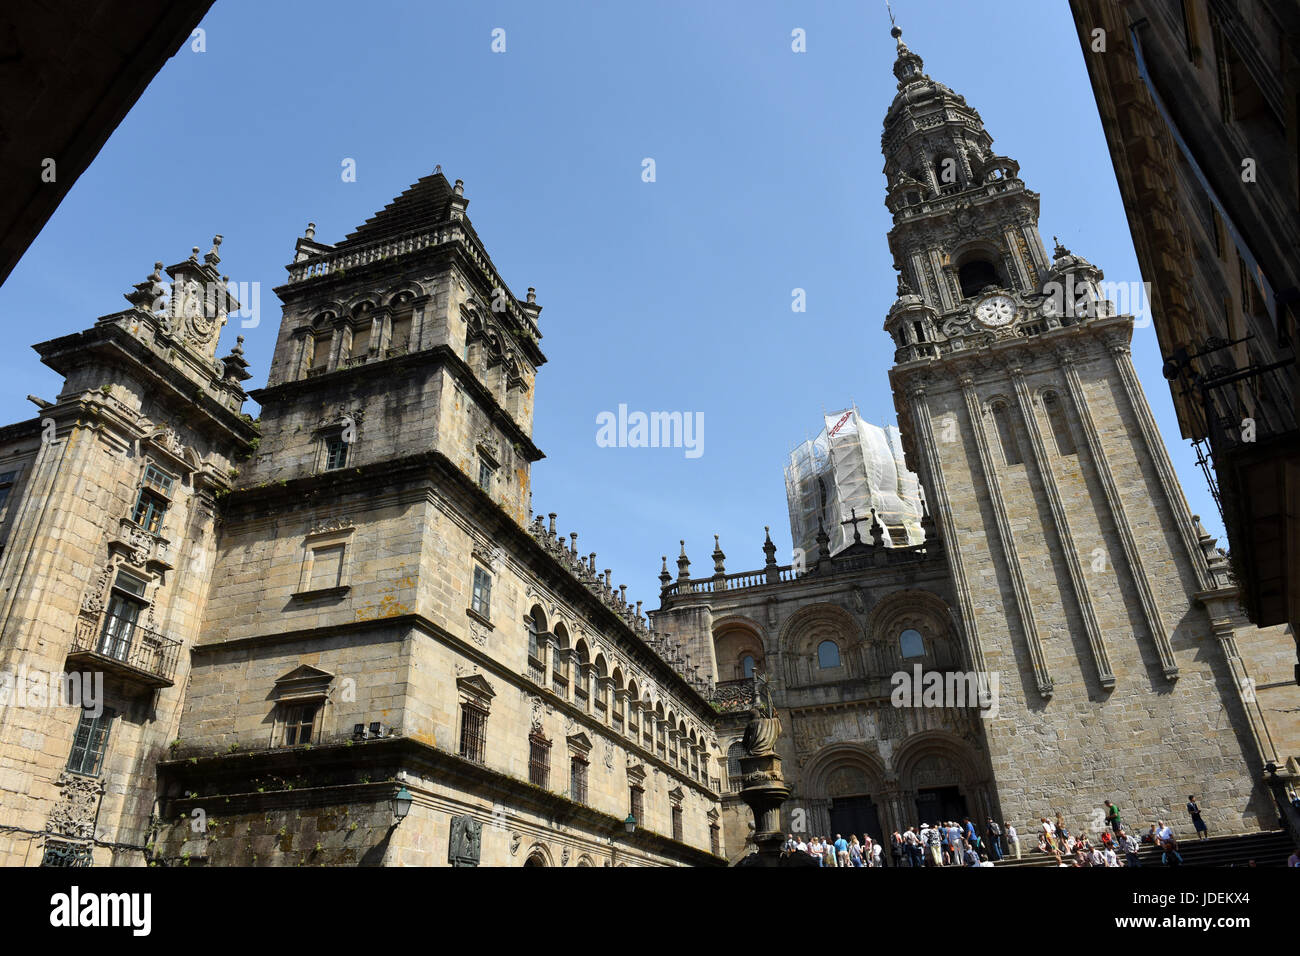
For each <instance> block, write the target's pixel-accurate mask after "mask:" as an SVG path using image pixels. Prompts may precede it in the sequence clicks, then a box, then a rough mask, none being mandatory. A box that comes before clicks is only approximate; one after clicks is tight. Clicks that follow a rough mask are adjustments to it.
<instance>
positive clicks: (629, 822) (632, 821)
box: [623, 813, 636, 833]
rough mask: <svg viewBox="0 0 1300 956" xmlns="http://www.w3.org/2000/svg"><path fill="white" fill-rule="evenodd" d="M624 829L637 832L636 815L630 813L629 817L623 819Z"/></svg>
mask: <svg viewBox="0 0 1300 956" xmlns="http://www.w3.org/2000/svg"><path fill="white" fill-rule="evenodd" d="M623 829H624V830H626V831H627V832H628V833H636V817H634V816H633V815H632V814H630V813H629V814H628V815H627V819H626V820H624V821H623Z"/></svg>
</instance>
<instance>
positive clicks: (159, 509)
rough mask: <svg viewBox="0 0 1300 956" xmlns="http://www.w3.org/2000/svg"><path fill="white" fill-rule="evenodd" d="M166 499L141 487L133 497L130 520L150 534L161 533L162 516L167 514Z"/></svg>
mask: <svg viewBox="0 0 1300 956" xmlns="http://www.w3.org/2000/svg"><path fill="white" fill-rule="evenodd" d="M167 504H168V502H167V499H166V498H164V497H163V496H162V495H160V494H158V493H157V492H156V491H152V490H150V489H149V488H141V489H140V495H139V497H138V498H136V499H135V510H134V511H132V512H131V520H132V521H134V522H135V523H136V524H138V525H139V526H140V527H142V528H144V530H145V531H148V532H150V533H151V534H161V533H162V522H163V518H164V517H165V516H166V514H167Z"/></svg>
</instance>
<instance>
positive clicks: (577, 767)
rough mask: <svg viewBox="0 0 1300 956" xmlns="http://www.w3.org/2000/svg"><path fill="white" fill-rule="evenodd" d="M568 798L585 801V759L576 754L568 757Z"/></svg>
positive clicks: (575, 801) (578, 801) (576, 801)
mask: <svg viewBox="0 0 1300 956" xmlns="http://www.w3.org/2000/svg"><path fill="white" fill-rule="evenodd" d="M569 799H570V800H572V801H573V802H574V803H586V802H587V761H585V760H583V759H582V758H581V757H578V756H576V755H575V756H573V757H571V758H570V759H569Z"/></svg>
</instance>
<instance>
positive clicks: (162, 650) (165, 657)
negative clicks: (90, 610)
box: [67, 613, 181, 689]
mask: <svg viewBox="0 0 1300 956" xmlns="http://www.w3.org/2000/svg"><path fill="white" fill-rule="evenodd" d="M180 649H181V642H180V641H173V640H171V639H170V638H167V637H163V636H162V635H161V634H159V633H158V631H156V630H155V629H153V628H150V627H146V626H144V625H142V624H137V623H135V622H130V621H122V620H119V619H117V618H113V617H111V616H108V615H103V614H93V615H92V614H84V613H83V614H82V615H81V616H80V617H78V618H77V626H76V630H75V632H74V634H73V638H72V647H71V648H70V649H69V650H68V660H67V667H68V670H70V671H72V670H90V671H103V672H104V673H106V674H113V675H115V676H117V677H119V678H121V679H122V680H123V681H125V682H127V683H128V684H134V685H136V686H138V687H147V688H152V689H157V688H162V687H171V686H172V684H173V683H174V682H175V681H174V677H175V675H176V662H177V660H178V659H179V657H180Z"/></svg>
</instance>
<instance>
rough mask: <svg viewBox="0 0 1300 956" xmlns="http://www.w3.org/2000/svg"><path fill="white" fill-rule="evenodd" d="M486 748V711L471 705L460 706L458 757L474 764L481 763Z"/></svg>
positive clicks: (463, 704)
mask: <svg viewBox="0 0 1300 956" xmlns="http://www.w3.org/2000/svg"><path fill="white" fill-rule="evenodd" d="M486 748H487V711H485V710H480V709H479V708H477V707H475V706H474V705H473V704H467V703H462V704H461V705H460V755H461V756H462V757H464V758H465V759H466V760H472V761H474V762H475V763H482V762H483V755H484V752H485V750H486Z"/></svg>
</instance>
